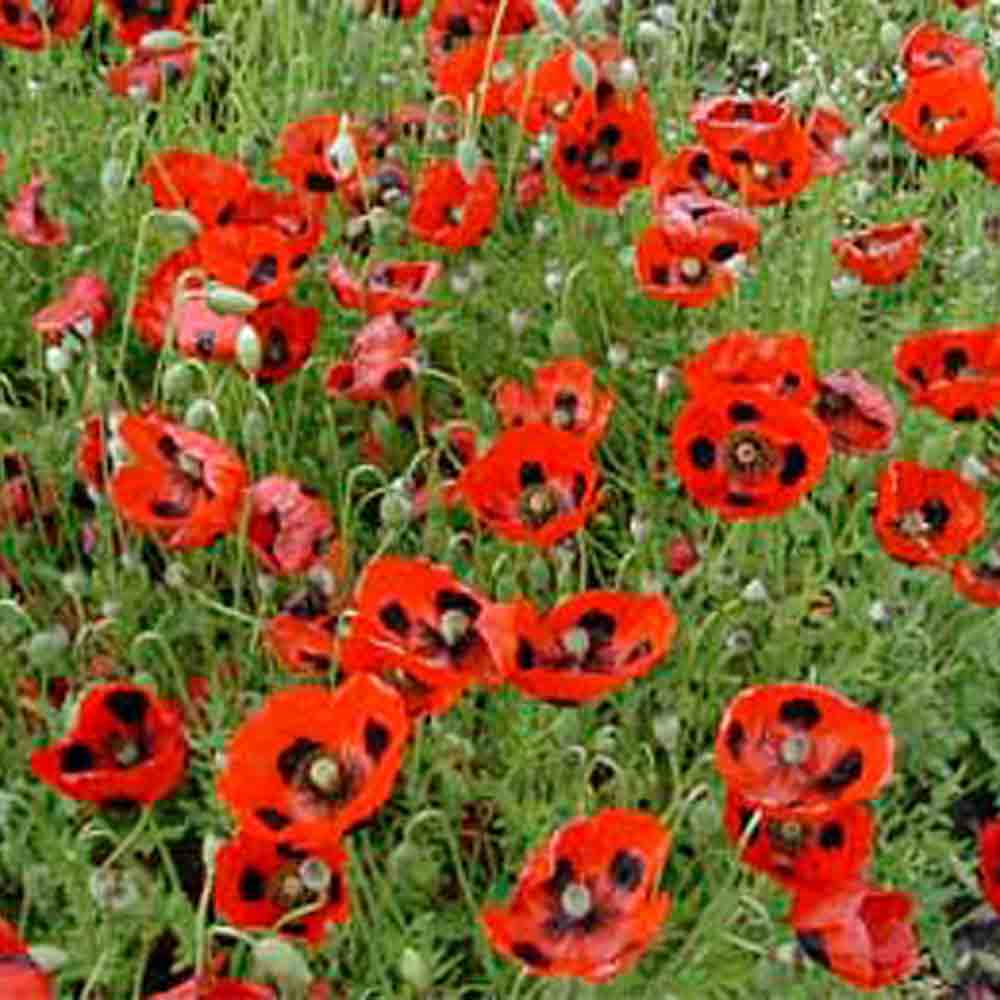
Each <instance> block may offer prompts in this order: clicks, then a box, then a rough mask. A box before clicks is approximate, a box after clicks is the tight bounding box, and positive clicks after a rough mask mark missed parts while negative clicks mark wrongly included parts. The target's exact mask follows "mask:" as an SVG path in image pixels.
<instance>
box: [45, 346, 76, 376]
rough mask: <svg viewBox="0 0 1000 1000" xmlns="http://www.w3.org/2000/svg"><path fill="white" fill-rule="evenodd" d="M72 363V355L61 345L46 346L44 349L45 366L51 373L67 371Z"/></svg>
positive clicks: (59, 373)
mask: <svg viewBox="0 0 1000 1000" xmlns="http://www.w3.org/2000/svg"><path fill="white" fill-rule="evenodd" d="M72 363H73V355H72V354H70V353H69V351H67V350H65V349H64V348H62V347H55V346H53V347H47V348H46V349H45V368H46V370H47V371H49V372H51V373H52V374H53V375H62V374H63V373H64V372H66V371H69V367H70V365H71V364H72Z"/></svg>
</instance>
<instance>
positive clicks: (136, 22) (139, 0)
mask: <svg viewBox="0 0 1000 1000" xmlns="http://www.w3.org/2000/svg"><path fill="white" fill-rule="evenodd" d="M200 3H201V0H104V7H105V9H106V10H107V12H108V17H110V18H111V20H112V21H113V22H114V25H115V35H116V36H117V38H118V40H119V41H120V42H122V43H123V44H125V45H137V44H138V43H139V42H140V41H141V39H142V36H143V35H146V34H148V33H149V32H151V31H161V30H164V29H169V30H173V31H181V32H183V31H186V30H187V27H188V21H190V19H191V17H192V15H193V14H194V12H195V10H196V9H197V8H198V6H199V4H200Z"/></svg>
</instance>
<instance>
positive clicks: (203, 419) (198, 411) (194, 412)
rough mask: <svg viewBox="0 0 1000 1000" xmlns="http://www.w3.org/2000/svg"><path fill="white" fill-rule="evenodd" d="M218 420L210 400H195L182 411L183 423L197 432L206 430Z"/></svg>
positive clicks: (213, 404) (217, 414)
mask: <svg viewBox="0 0 1000 1000" xmlns="http://www.w3.org/2000/svg"><path fill="white" fill-rule="evenodd" d="M218 419H219V411H218V409H217V408H216V406H215V403H213V402H212V401H211V400H210V399H204V398H201V399H195V400H192V401H191V405H190V406H188V408H187V409H186V410H185V411H184V423H186V424H187V425H188V427H193V428H194V429H195V430H196V431H197V430H207V429H208V428H209V427H211V426H212V424H214V423H215V422H216V421H217V420H218Z"/></svg>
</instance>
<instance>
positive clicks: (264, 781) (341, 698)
mask: <svg viewBox="0 0 1000 1000" xmlns="http://www.w3.org/2000/svg"><path fill="white" fill-rule="evenodd" d="M409 735H410V721H409V719H408V718H407V716H406V709H405V707H404V705H403V700H402V698H400V696H399V695H398V694H397V693H396V691H394V690H393V689H392V688H391V687H389V685H387V684H383V683H382V682H381V681H380V680H378V679H377V678H375V677H372V676H370V675H365V674H362V675H359V676H355V677H350V678H348V679H347V680H346V681H345V682H344V683H343V684H341V685H340V686H339V687H337V688H335V689H334V690H333V691H330V690H329V689H327V688H325V687H318V686H313V685H303V686H299V687H292V688H286V689H285V690H283V691H277V692H274V693H273V694H271V695H269V696H268V698H267V700H266V701H265V702H264V704H263V706H262V707H261V708H260V710H259V711H257V712H255V713H254V714H253V715H251V716H250V718H249V719H247V720H246V722H244V723H243V724H242V725H241V726H240V727H239V729H237V730H236V732H235V733H234V734H233V738H232V740H231V741H230V743H229V747H228V749H227V752H226V766H225V769H224V770H223V772H222V774H221V775H220V776H219V780H218V785H217V788H218V793H219V797H220V798H221V799H222V800H223V801H224V802H225V803H226V804H227V805H228V806H229V808H230V809H231V810H232V812H233V813H234V814H235V816H236V818H237V820H238V821H239V823H240V824H241V826H242V827H243V829H244V831H245V832H246V833H248V834H252V835H254V836H258V837H263V838H267V839H271V840H280V841H282V842H284V843H294V844H295V845H296V846H300V847H311V846H313V845H315V844H319V845H323V844H330V843H332V842H334V841H336V840H337V839H338V838H339V837H341V836H342V835H343V834H344V833H346V832H347V831H348V830H350V829H351V828H352V827H354V826H357V824H359V823H361V822H362V821H363V820H366V819H367V818H368V817H369V816H371V814H372V813H373V812H375V810H376V809H378V808H379V807H380V806H381V805H382V803H383V802H385V800H386V799H387V798H388V797H389V795H390V794H391V793H392V787H393V785H394V784H395V782H396V775H397V774H398V773H399V768H400V765H401V763H402V759H403V750H404V748H405V746H406V741H407V739H408V738H409Z"/></svg>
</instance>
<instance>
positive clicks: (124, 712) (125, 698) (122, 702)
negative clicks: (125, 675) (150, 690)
mask: <svg viewBox="0 0 1000 1000" xmlns="http://www.w3.org/2000/svg"><path fill="white" fill-rule="evenodd" d="M104 704H105V706H106V707H107V709H108V711H109V712H111V714H112V715H114V716H115V718H116V719H118V720H119V721H120V722H124V723H125V725H127V726H137V725H138V724H139V723H140V722H142V720H143V719H144V718H145V717H146V712H147V710H148V709H149V697H148V695H146V693H145V692H143V691H112V692H111V694H109V695H107V696H106V697H105V699H104Z"/></svg>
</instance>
